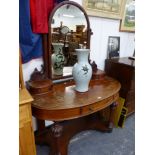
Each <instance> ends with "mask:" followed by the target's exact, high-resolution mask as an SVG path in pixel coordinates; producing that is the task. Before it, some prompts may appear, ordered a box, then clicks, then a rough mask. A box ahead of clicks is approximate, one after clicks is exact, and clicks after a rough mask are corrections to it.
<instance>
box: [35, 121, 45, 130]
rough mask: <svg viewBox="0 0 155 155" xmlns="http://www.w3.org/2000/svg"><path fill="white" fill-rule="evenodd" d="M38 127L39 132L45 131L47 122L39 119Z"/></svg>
mask: <svg viewBox="0 0 155 155" xmlns="http://www.w3.org/2000/svg"><path fill="white" fill-rule="evenodd" d="M37 127H38V131H39V132H40V131H43V130H45V120H40V119H37Z"/></svg>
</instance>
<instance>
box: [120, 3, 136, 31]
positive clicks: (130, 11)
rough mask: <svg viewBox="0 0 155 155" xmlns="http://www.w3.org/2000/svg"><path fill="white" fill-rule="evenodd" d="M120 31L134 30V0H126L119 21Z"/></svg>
mask: <svg viewBox="0 0 155 155" xmlns="http://www.w3.org/2000/svg"><path fill="white" fill-rule="evenodd" d="M120 31H127V32H134V31H135V1H134V0H126V5H125V9H124V14H123V18H122V20H121V23H120Z"/></svg>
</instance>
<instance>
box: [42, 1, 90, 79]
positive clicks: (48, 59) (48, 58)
mask: <svg viewBox="0 0 155 155" xmlns="http://www.w3.org/2000/svg"><path fill="white" fill-rule="evenodd" d="M66 4H70V5H74V6H76V7H77V8H79V9H80V10H81V11H82V12H83V13H84V16H85V18H86V22H87V44H86V47H87V48H89V49H90V36H91V29H90V22H89V18H88V15H87V13H86V11H85V10H84V8H82V6H81V5H79V4H78V3H76V2H73V1H63V2H61V3H59V4H58V5H56V7H55V8H54V9H53V10H52V11H51V13H50V16H49V21H48V35H47V38H45V39H47V46H46V45H45V46H46V47H45V49H46V50H45V51H46V54H45V57H46V58H45V68H47V69H46V72H47V73H46V74H47V76H48V78H49V79H51V80H52V81H53V79H52V69H51V68H52V60H51V52H52V49H51V42H52V35H51V22H52V18H53V16H54V14H55V12H56V11H57V9H59V8H60V7H61V6H63V5H66ZM44 37H46V36H44ZM69 77H72V76H69ZM65 78H67V76H66V77H62V78H58V79H65Z"/></svg>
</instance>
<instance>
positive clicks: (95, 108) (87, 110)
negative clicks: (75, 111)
mask: <svg viewBox="0 0 155 155" xmlns="http://www.w3.org/2000/svg"><path fill="white" fill-rule="evenodd" d="M118 97H119V95H118V94H117V95H115V96H113V97H110V98H107V99H105V100H104V101H99V102H97V103H94V104H92V105H88V106H85V107H82V108H81V109H80V113H81V114H82V115H87V114H91V113H94V112H97V111H99V110H102V109H104V108H106V107H108V106H109V105H110V104H112V103H113V102H115V101H116V100H117V99H118Z"/></svg>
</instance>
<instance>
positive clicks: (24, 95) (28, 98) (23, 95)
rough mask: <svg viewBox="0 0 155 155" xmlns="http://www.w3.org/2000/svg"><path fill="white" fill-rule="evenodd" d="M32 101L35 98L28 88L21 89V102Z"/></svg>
mask: <svg viewBox="0 0 155 155" xmlns="http://www.w3.org/2000/svg"><path fill="white" fill-rule="evenodd" d="M32 101H33V98H32V97H31V95H30V94H29V92H28V91H27V89H25V88H24V89H20V90H19V104H25V103H29V102H32Z"/></svg>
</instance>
